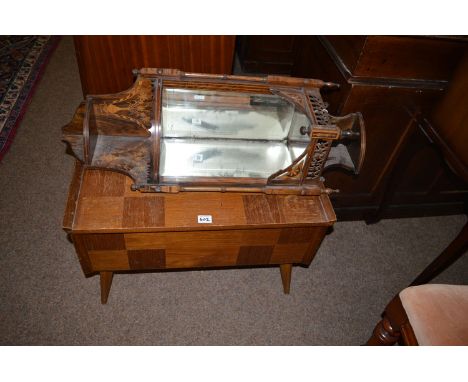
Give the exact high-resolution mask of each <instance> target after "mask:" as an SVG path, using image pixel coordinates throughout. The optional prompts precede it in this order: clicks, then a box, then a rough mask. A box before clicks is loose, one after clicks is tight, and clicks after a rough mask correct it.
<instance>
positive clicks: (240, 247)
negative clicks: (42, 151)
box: [64, 161, 336, 303]
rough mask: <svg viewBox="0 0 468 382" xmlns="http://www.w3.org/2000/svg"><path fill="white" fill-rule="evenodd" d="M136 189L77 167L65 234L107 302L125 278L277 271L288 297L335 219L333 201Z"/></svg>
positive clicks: (121, 178)
mask: <svg viewBox="0 0 468 382" xmlns="http://www.w3.org/2000/svg"><path fill="white" fill-rule="evenodd" d="M131 184H132V180H131V179H130V178H129V177H126V176H125V175H123V174H119V173H117V172H113V171H104V170H92V169H88V170H84V167H83V165H81V163H80V162H78V161H77V165H76V168H75V174H74V177H73V180H72V183H71V186H70V191H69V196H68V203H67V208H66V211H65V218H64V228H65V230H66V231H67V232H68V233H69V234H70V237H71V239H72V241H73V243H74V245H75V248H76V252H77V254H78V257H79V260H80V264H81V268H82V270H83V272H84V273H85V275H87V276H91V275H93V274H99V275H100V279H101V301H102V302H103V303H106V301H107V297H108V295H109V290H110V286H111V281H112V276H113V274H114V272H119V271H145V270H157V269H160V270H163V269H182V268H186V269H187V268H210V267H240V266H265V265H276V266H279V269H280V271H281V272H280V274H281V278H282V281H283V288H284V292H285V293H289V286H290V281H291V270H292V265H293V264H296V265H303V266H308V265H309V264H310V263H311V261H312V259H313V258H314V256H315V253H316V251H317V249H318V247H319V245H320V243H321V241H322V239H323V238H324V236H325V234H326V231H327V229H328V227H329V226H331V225H332V224H333V223H334V221H335V220H336V218H335V215H334V212H333V208H332V206H331V203H330V200H329V198H328V195H326V194H321V195H320V196H297V195H264V194H243V193H220V192H187V193H179V194H164V193H140V192H135V191H131V190H130V186H131ZM198 215H211V216H212V223H211V224H200V223H199V222H198V219H197V216H198Z"/></svg>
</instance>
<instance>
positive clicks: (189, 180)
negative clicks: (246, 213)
mask: <svg viewBox="0 0 468 382" xmlns="http://www.w3.org/2000/svg"><path fill="white" fill-rule="evenodd" d="M135 74H136V75H137V78H136V81H135V83H134V85H133V86H132V87H131V88H130V89H128V90H126V91H123V92H120V93H116V94H106V95H93V96H88V97H87V99H86V102H85V103H84V105H83V104H82V105H80V107H79V108H78V110H77V112H76V114H75V117H74V118H73V120H72V122H70V124H68V125H67V126H65V127H64V128H63V140H64V141H65V142H67V143H68V144H69V147H70V148H71V150H72V151H73V153H74V155H75V156H76V157H77V158H78V159H79V160H81V161H82V162H83V163H84V165H85V168H97V169H107V170H112V171H116V172H121V173H123V174H125V175H128V176H130V177H131V178H132V179H133V181H134V184H133V185H132V190H134V191H136V190H139V191H142V192H165V193H176V192H185V191H221V192H236V191H238V192H255V193H258V192H261V193H266V194H296V195H319V194H321V193H329V192H330V190H326V189H325V188H324V187H323V184H322V182H319V181H318V180H319V178H320V176H321V172H322V170H323V168H324V165H325V162H326V159H327V156H328V152H329V150H330V147H331V143H332V142H333V141H337V140H339V139H340V138H341V132H342V130H341V129H340V127H339V126H338V125H336V124H332V123H328V122H327V121H325V119H324V117H323V115H324V113H325V115H326V116H328V112H327V111H326V109H325V107H324V106H323V102H322V101H321V96H320V88H322V87H333V86H335V84H332V83H326V82H323V81H321V80H316V79H307V78H292V77H283V76H266V77H250V76H231V75H216V74H201V73H185V72H182V71H179V70H176V69H157V68H143V69H140V70H139V71H135ZM164 87H167V88H174V87H176V88H186V89H199V90H207V89H209V90H218V91H236V92H245V93H251V94H277V95H279V96H281V97H283V98H284V99H286V100H288V101H289V102H290V103H292V104H293V105H294V106H295V107H296V108H297V109H298V110H299V111H301V112H303V113H304V114H305V115H306V116H307V117H308V118H309V120H310V122H311V124H312V126H311V129H309V131H308V132H307V134H308V135H309V137H310V143H309V145H308V146H307V148H306V149H305V151H304V153H303V154H302V155H300V156H299V157H298V158H296V159H295V160H294V162H293V163H292V164H291V165H289V166H288V167H287V168H284V169H278V171H277V172H276V173H274V174H272V175H271V176H270V177H269V178H265V179H263V178H261V179H260V178H220V177H213V178H202V177H184V178H174V177H160V175H159V161H160V144H161V128H162V127H161V119H162V113H161V110H162V94H163V93H162V91H163V88H164ZM310 97H314V99H315V101H316V102H319V104H318V105H319V106H317V103H315V104H312V103H311V100H310ZM223 102H227V103H229V100H226V101H223ZM317 107H318V109H317ZM319 109H320V110H319ZM83 110H84V115H83ZM317 112H318V113H319V114H320V115H317V114H316V113H317ZM80 116H82V117H80ZM80 118H81V120H82V131H81V135H82V139H81V140H80V139H78V136H79V132H77V129H76V127H77V124H78V121H80ZM326 119H327V120H328V117H327V118H326ZM358 133H359V132H358ZM361 134H364V129H363V128H362V129H361ZM323 145H325V146H323ZM322 146H323V147H322ZM364 146H365V138H364V137H361V147H362V149H363V148H364ZM318 147H320V148H321V153H320V155H318V153H317V148H318ZM363 152H364V150H362V153H363ZM81 153H82V154H81ZM362 158H363V154H362V155H361V161H360V163H362ZM312 167H313V169H314V170H313V171H311V168H312ZM352 170H355V171H356V168H354V169H352Z"/></svg>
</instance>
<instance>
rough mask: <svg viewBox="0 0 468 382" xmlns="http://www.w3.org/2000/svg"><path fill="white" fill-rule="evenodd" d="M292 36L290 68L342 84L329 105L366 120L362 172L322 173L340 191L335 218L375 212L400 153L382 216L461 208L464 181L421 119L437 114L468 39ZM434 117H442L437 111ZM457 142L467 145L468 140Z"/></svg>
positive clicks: (452, 112) (453, 112) (453, 111)
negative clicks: (424, 130) (421, 125)
mask: <svg viewBox="0 0 468 382" xmlns="http://www.w3.org/2000/svg"><path fill="white" fill-rule="evenodd" d="M255 37H256V38H257V39H259V38H263V39H264V40H268V43H267V42H266V41H265V42H264V44H263V45H264V46H274V45H275V40H276V39H278V36H255ZM289 38H291V39H294V44H293V45H294V51H291V52H290V54H289V60H293V61H294V64H293V65H292V67H291V69H290V71H289V74H291V75H294V76H298V77H309V78H321V79H323V80H326V81H332V82H336V83H339V84H340V89H339V90H334V91H329V92H328V93H325V92H322V94H323V97H324V99H325V101H327V102H328V103H329V111H330V112H331V113H333V114H336V115H342V114H346V113H349V111H350V110H352V111H359V112H361V113H362V115H363V118H364V122H365V125H366V133H367V150H366V159H365V161H364V164H363V167H362V169H361V173H360V175H359V176H358V177H355V178H350V177H348V176H344V174H342V173H341V171H339V170H330V171H328V172H326V173H324V177H325V178H326V184H327V186H329V187H332V188H338V189H340V191H341V192H340V193H339V194H337V195H334V197H333V203H334V206H335V207H336V212H337V215H338V217H339V218H340V219H343V218H349V219H363V218H364V219H367V218H368V217H369V216H372V214H373V213H374V211H376V210H377V209H378V208H379V206H380V204H381V202H382V196H383V194H384V193H385V190H386V189H387V187H388V186H389V184H388V179H389V175H390V174H391V172H392V169H393V168H394V165H395V163H396V162H397V159H398V158H399V157H400V156H401V155H404V158H405V166H404V167H403V168H402V169H401V171H400V173H399V176H398V178H394V181H396V182H397V185H396V186H395V190H394V192H393V196H392V200H391V201H390V203H389V204H388V205H387V206H386V208H385V211H383V216H384V217H398V216H399V217H403V216H418V215H437V214H450V213H460V212H462V211H463V208H464V201H465V199H466V192H467V189H466V186H465V185H463V183H462V182H461V181H459V180H457V178H456V177H455V176H453V175H452V174H451V171H450V170H449V169H448V167H447V165H446V164H445V162H444V161H443V159H442V156H441V155H440V154H439V152H438V151H437V149H436V148H434V147H433V145H431V143H430V141H429V140H428V139H427V138H426V136H425V135H424V134H423V133H422V132H421V131H420V129H419V127H418V125H419V123H420V121H422V120H424V119H429V120H430V119H432V118H435V117H434V109H435V108H436V107H437V105H438V103H439V102H441V99H442V98H443V96H444V94H445V92H446V89H447V88H448V86H449V84H450V82H451V79H452V75H453V73H454V72H455V71H456V69H457V67H458V66H459V64H460V62H461V61H462V58H463V56H464V55H465V54H466V52H467V50H468V48H467V47H468V41H467V40H466V39H463V38H455V37H452V38H450V37H431V36H290V37H289ZM278 43H279V40H278ZM256 44H257V45H260V42H259V41H256ZM269 60H270V61H271V62H276V61H281V60H284V57H283V56H278V59H276V60H275V58H272V57H270V58H269ZM258 66H260V67H261V65H258ZM265 68H267V67H265ZM450 103H451V107H447V106H445V109H444V112H445V114H446V115H447V118H448V117H450V118H452V119H453V118H455V119H456V118H457V117H456V116H457V115H459V116H462V115H464V114H463V113H464V109H466V107H465V106H464V104H463V103H462V102H461V101H454V100H453V98H452V100H451V101H450ZM447 113H448V114H447ZM437 118H438V120H439V121H440V120H441V119H442V118H441V117H440V113H439V116H438V117H437ZM442 123H443V122H442ZM439 125H440V123H439ZM460 145H463V146H464V147H465V148H466V142H464V143H461V142H460V143H459V146H460Z"/></svg>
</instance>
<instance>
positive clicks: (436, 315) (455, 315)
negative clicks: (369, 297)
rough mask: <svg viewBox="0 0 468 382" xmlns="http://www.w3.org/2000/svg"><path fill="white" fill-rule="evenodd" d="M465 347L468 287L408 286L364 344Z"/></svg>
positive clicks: (467, 341)
mask: <svg viewBox="0 0 468 382" xmlns="http://www.w3.org/2000/svg"><path fill="white" fill-rule="evenodd" d="M397 341H398V342H399V343H400V344H402V345H468V285H440V284H426V285H419V286H413V287H408V288H406V289H404V290H403V291H401V292H400V293H399V295H398V296H396V297H395V298H393V300H392V301H390V303H389V304H388V305H387V307H386V308H385V311H384V313H383V319H382V320H381V321H380V322H379V323H378V324H377V326H376V327H375V329H374V332H373V335H372V337H371V338H370V339H369V340H368V341H367V345H393V344H395V343H396V342H397Z"/></svg>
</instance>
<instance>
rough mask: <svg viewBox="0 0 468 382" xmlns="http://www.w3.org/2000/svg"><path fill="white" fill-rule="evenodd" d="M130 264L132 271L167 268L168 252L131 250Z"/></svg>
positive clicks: (161, 250) (160, 250)
mask: <svg viewBox="0 0 468 382" xmlns="http://www.w3.org/2000/svg"><path fill="white" fill-rule="evenodd" d="M128 263H129V265H130V268H131V269H158V268H165V266H166V251H165V250H164V249H139V250H129V251H128Z"/></svg>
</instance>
